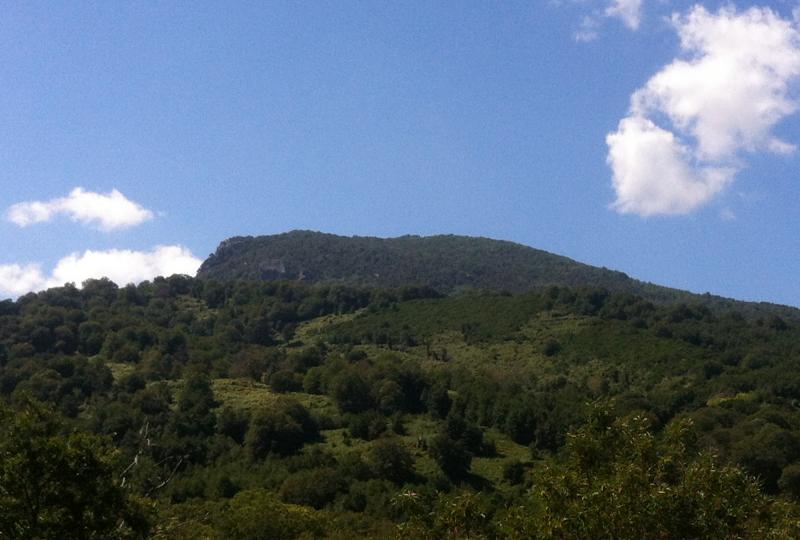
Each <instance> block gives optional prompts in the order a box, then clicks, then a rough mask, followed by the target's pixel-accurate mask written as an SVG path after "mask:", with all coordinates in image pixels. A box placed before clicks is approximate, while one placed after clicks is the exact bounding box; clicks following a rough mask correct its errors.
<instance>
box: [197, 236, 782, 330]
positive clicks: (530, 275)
mask: <svg viewBox="0 0 800 540" xmlns="http://www.w3.org/2000/svg"><path fill="white" fill-rule="evenodd" d="M197 276H198V277H200V278H205V279H212V280H218V281H229V280H237V279H239V280H267V279H287V280H299V281H307V282H333V283H343V284H349V285H367V286H377V287H401V286H404V285H427V286H430V287H433V288H435V289H437V290H439V291H441V292H444V293H453V292H458V291H463V290H470V289H472V290H491V291H509V292H520V291H525V290H529V289H533V288H536V287H545V286H550V285H557V286H568V287H579V286H592V287H602V288H605V289H608V290H609V291H614V292H627V293H631V294H636V295H639V296H642V297H644V298H647V299H648V300H651V301H653V302H656V303H669V302H692V303H702V304H704V305H706V306H708V307H711V308H736V309H740V310H741V309H744V310H746V311H748V312H753V311H756V312H760V311H768V312H770V313H775V312H776V311H781V312H786V313H787V314H795V315H796V314H797V311H796V310H794V309H792V308H788V307H783V306H777V305H774V304H767V303H751V302H738V301H734V300H728V299H725V298H722V297H718V296H713V295H709V294H703V295H699V294H693V293H690V292H686V291H681V290H678V289H672V288H668V287H661V286H658V285H654V284H651V283H646V282H643V281H639V280H636V279H633V278H631V277H629V276H628V275H626V274H624V273H622V272H618V271H614V270H609V269H607V268H599V267H596V266H591V265H587V264H583V263H580V262H577V261H574V260H572V259H569V258H567V257H563V256H560V255H555V254H553V253H548V252H546V251H542V250H539V249H535V248H532V247H529V246H525V245H522V244H517V243H514V242H508V241H504V240H493V239H490V238H482V237H469V236H456V235H437V236H401V237H397V238H376V237H367V236H353V237H345V236H337V235H334V234H326V233H321V232H314V231H291V232H287V233H283V234H276V235H269V236H255V237H253V236H237V237H233V238H230V239H228V240H225V241H223V242H222V243H221V244H220V245H219V247H218V248H217V250H216V252H215V253H213V254H212V255H210V256H209V258H208V259H207V260H206V261H205V262H204V263H203V264H202V266H201V267H200V269H199V271H198V273H197Z"/></svg>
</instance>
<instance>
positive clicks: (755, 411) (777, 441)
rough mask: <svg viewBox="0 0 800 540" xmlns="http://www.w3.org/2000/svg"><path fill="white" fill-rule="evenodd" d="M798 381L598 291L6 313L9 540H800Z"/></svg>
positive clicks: (250, 289) (411, 292) (149, 288)
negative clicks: (66, 539) (361, 539)
mask: <svg viewBox="0 0 800 540" xmlns="http://www.w3.org/2000/svg"><path fill="white" fill-rule="evenodd" d="M799 368H800V326H799V325H798V324H797V323H796V322H794V321H792V320H790V319H786V318H782V317H780V316H778V315H776V314H770V315H765V316H762V317H759V316H751V317H745V316H743V315H742V314H741V313H739V312H736V311H733V310H721V309H718V310H711V309H709V308H708V307H707V306H704V305H700V304H695V305H691V304H682V303H678V304H670V305H658V304H655V303H653V302H651V301H649V300H647V299H645V298H642V297H641V296H636V295H633V294H628V293H624V292H609V291H608V290H606V289H603V288H586V287H577V288H573V287H555V286H552V287H546V288H538V289H533V290H528V291H526V292H520V293H516V294H512V293H501V292H468V293H464V294H459V295H449V296H445V295H443V294H441V293H440V292H439V291H437V290H435V289H434V288H431V287H424V286H423V287H410V286H406V287H399V288H370V287H358V286H348V285H341V284H339V285H336V284H306V283H298V282H293V281H225V282H217V281H212V280H204V279H195V278H191V277H186V276H173V277H171V278H167V279H164V278H158V279H156V280H154V281H152V282H145V283H143V284H141V285H139V286H133V285H130V286H127V287H122V288H118V287H117V286H116V285H114V284H113V283H111V282H109V281H106V280H98V281H90V282H87V283H85V284H84V286H83V288H82V289H77V288H75V287H73V286H67V287H63V288H57V289H51V290H49V291H46V292H42V293H38V294H29V295H26V296H23V297H21V298H19V299H18V300H17V301H4V302H0V396H2V407H0V411H1V412H0V414H2V418H3V420H2V423H0V430H2V434H1V435H0V538H64V537H70V538H144V537H147V538H164V539H166V538H169V539H175V538H178V539H180V538H187V539H188V538H215V539H217V538H219V539H221V538H226V539H260V538H344V537H347V538H353V537H364V538H392V537H404V538H631V539H633V538H733V537H737V538H788V537H796V536H797V535H798V534H800V522H798V516H799V515H800V514H798V506H797V503H796V501H797V499H798V497H800V401H798V400H800V369H799ZM32 494H33V495H32Z"/></svg>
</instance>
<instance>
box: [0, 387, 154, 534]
mask: <svg viewBox="0 0 800 540" xmlns="http://www.w3.org/2000/svg"><path fill="white" fill-rule="evenodd" d="M113 458H114V453H113V450H112V449H111V447H110V446H109V444H108V443H107V442H106V441H105V440H103V439H100V438H98V437H96V436H93V435H89V434H85V433H78V432H72V433H69V432H66V430H65V426H64V425H63V424H62V422H61V420H60V419H59V418H58V417H57V416H56V415H55V414H54V413H53V412H51V411H50V410H48V409H46V408H45V407H44V406H43V405H40V404H38V403H35V402H33V401H28V402H27V403H25V404H24V406H23V408H22V410H18V411H14V410H11V409H9V408H6V407H0V537H3V538H19V539H33V538H37V539H61V538H75V539H101V538H103V539H105V538H111V539H113V538H125V537H131V536H143V535H145V534H146V532H147V529H148V522H147V519H146V514H145V513H144V511H143V509H142V507H141V506H140V505H138V504H137V503H136V502H135V501H134V500H132V499H131V498H130V497H129V496H128V494H127V493H126V492H125V491H124V490H123V488H122V487H121V486H120V484H119V483H118V482H117V481H116V479H115V478H114V471H113V467H112V463H113Z"/></svg>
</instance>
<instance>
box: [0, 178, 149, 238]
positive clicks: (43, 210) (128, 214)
mask: <svg viewBox="0 0 800 540" xmlns="http://www.w3.org/2000/svg"><path fill="white" fill-rule="evenodd" d="M58 215H66V216H68V217H69V218H70V219H71V220H72V221H76V222H79V223H82V224H84V225H95V226H97V227H98V228H100V229H101V230H103V231H112V230H115V229H125V228H128V227H133V226H134V225H139V224H140V223H143V222H145V221H148V220H150V219H152V218H153V212H151V211H150V210H147V209H146V208H143V207H141V206H140V205H138V204H137V203H135V202H133V201H131V200H129V199H128V198H126V197H125V195H123V194H122V193H120V192H119V191H117V190H116V189H114V190H112V191H111V192H110V193H107V194H102V193H95V192H92V191H86V190H84V189H83V188H80V187H76V188H75V189H73V190H72V191H71V192H70V194H69V195H68V196H66V197H61V198H58V199H52V200H49V201H31V202H22V203H18V204H15V205H13V206H12V207H11V208H9V209H8V212H7V214H6V217H7V218H8V220H9V221H11V222H13V223H15V224H17V225H19V226H20V227H27V226H28V225H33V224H35V223H44V222H48V221H51V220H53V219H54V218H55V217H56V216H58Z"/></svg>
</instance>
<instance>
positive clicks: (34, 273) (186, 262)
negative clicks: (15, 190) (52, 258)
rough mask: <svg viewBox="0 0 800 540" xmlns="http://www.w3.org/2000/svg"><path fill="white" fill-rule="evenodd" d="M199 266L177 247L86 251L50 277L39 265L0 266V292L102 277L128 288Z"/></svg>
mask: <svg viewBox="0 0 800 540" xmlns="http://www.w3.org/2000/svg"><path fill="white" fill-rule="evenodd" d="M201 263H202V261H201V260H200V259H198V258H197V257H195V256H194V255H193V254H192V252H191V251H189V250H188V249H187V248H185V247H183V246H179V245H172V246H157V247H155V248H154V249H153V250H151V251H133V250H127V249H111V250H107V251H93V250H86V251H84V252H83V253H72V254H70V255H67V256H66V257H64V258H62V259H61V260H59V261H58V263H56V265H55V267H54V268H53V270H52V272H51V273H50V275H45V273H44V272H43V271H42V268H41V266H40V265H38V264H26V265H20V264H5V265H0V293H2V294H4V295H8V296H19V295H21V294H25V293H28V292H32V291H33V292H35V291H41V290H44V289H47V288H50V287H60V286H62V285H64V284H66V283H75V284H77V285H78V286H80V285H81V284H82V283H83V282H84V281H86V280H87V279H93V278H94V279H98V278H102V277H107V278H109V279H110V280H111V281H113V282H115V283H117V284H118V285H127V284H128V283H140V282H142V281H145V280H149V279H153V278H154V277H157V276H170V275H173V274H187V275H194V274H195V273H196V272H197V269H198V268H199V267H200V264H201Z"/></svg>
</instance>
